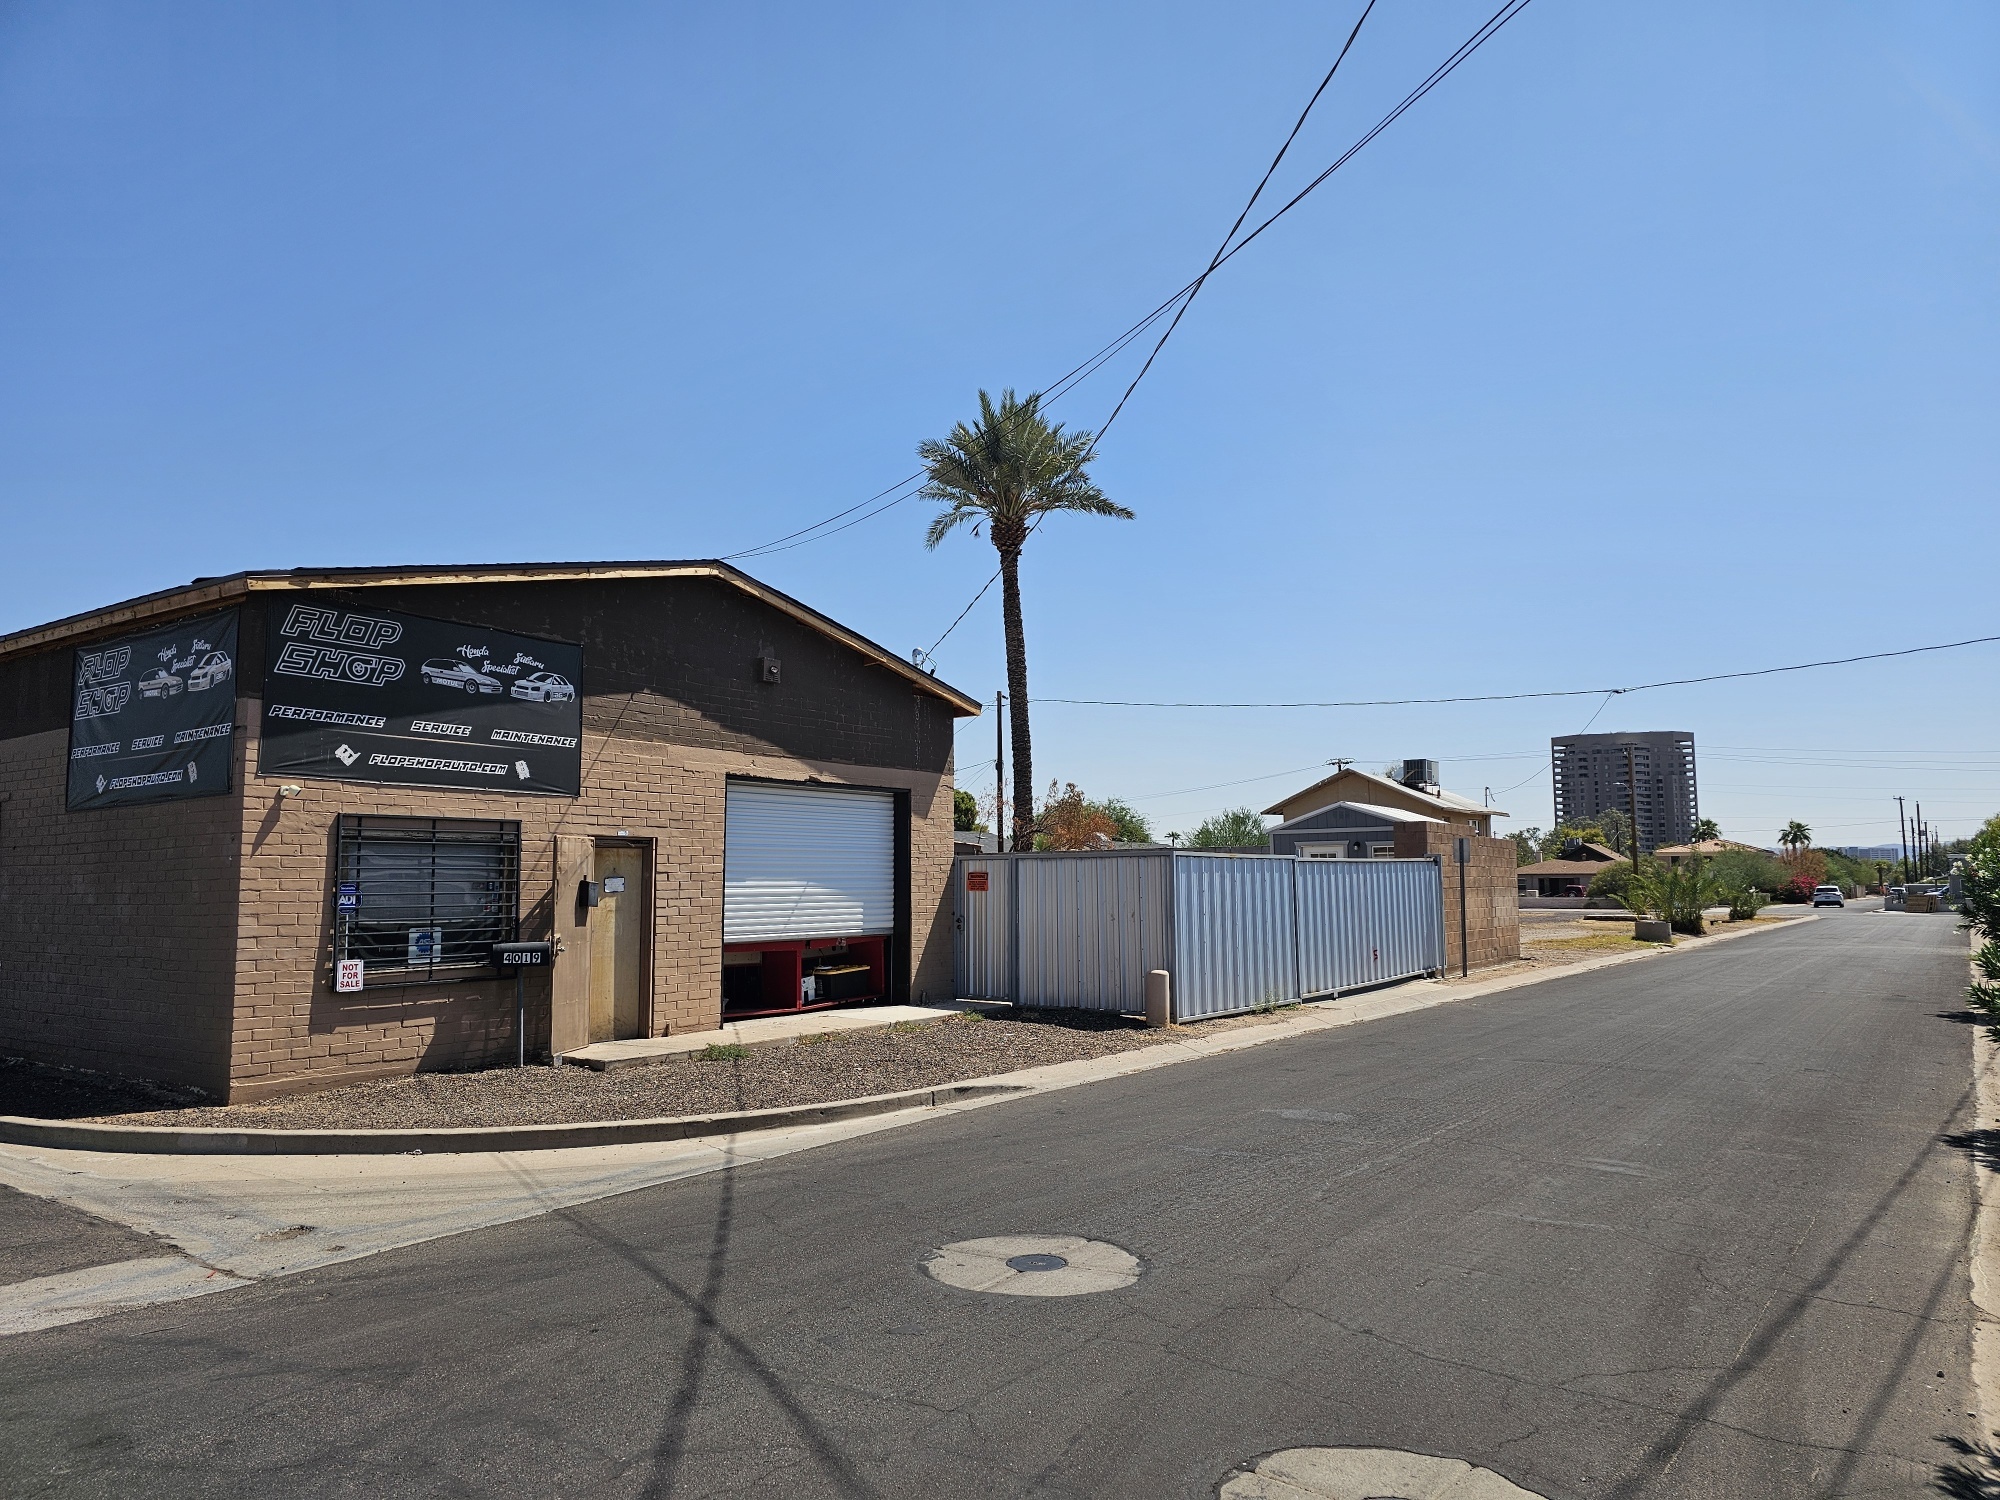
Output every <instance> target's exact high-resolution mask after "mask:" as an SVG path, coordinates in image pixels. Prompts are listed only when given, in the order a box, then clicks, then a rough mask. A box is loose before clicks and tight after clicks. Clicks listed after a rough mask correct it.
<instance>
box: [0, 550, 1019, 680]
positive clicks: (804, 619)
mask: <svg viewBox="0 0 2000 1500" xmlns="http://www.w3.org/2000/svg"><path fill="white" fill-rule="evenodd" d="M647 578H714V579H717V580H719V581H720V582H723V583H727V584H729V585H730V586H732V587H734V588H736V589H739V590H741V591H742V592H743V593H746V594H749V595H750V596H751V597H752V598H754V599H757V600H758V601H760V602H761V603H764V604H766V605H769V606H770V607H771V608H773V609H776V610H778V611H780V612H781V613H783V614H787V615H790V616H791V617H792V618H793V619H795V620H797V621H798V622H799V623H800V624H802V625H805V626H807V627H809V628H810V629H813V630H816V631H818V632H819V633H820V634H821V635H824V636H827V637H829V638H831V639H833V640H836V641H839V642H840V643H841V644H842V645H844V646H846V647H847V648H848V649H850V650H852V651H855V652H858V653H859V654H861V655H862V656H865V657H867V658H869V659H870V660H871V661H873V662H875V664H876V665H878V666H883V667H887V668H889V669H890V670H891V671H893V672H895V673H896V674H897V675H898V676H900V677H902V678H904V679H905V680H907V681H908V682H909V683H910V684H911V685H912V686H913V687H917V688H920V689H922V690H923V691H925V692H927V693H930V694H932V695H933V696H934V697H938V698H942V699H943V700H944V701H945V702H946V703H949V704H950V705H951V706H952V707H953V708H954V709H956V710H957V711H958V712H959V714H961V715H962V716H966V717H971V716H974V715H977V714H978V713H979V712H980V703H979V701H978V700H977V699H975V698H972V697H969V696H967V695H966V694H964V693H961V692H959V691H958V689H956V688H954V687H951V686H949V685H947V684H945V683H942V682H939V681H938V680H937V679H936V678H935V677H933V676H931V675H930V674H929V673H928V672H924V671H922V670H920V669H919V668H917V667H916V666H915V665H914V664H913V663H910V662H906V661H904V660H903V659H902V658H901V657H900V656H897V655H895V654H894V653H893V652H890V651H886V650H884V649H883V648H882V647H880V646H878V645H876V644H875V643H874V642H873V641H871V640H869V639H868V638H867V637H866V636H863V635H858V634H856V633H855V632H854V631H852V630H849V629H848V628H847V627H846V626H844V625H842V624H840V623H839V622H838V621H835V620H832V619H829V618H828V617H827V616H825V615H823V614H821V613H819V611H817V610H815V609H812V608H809V607H808V606H806V605H803V604H801V603H799V602H798V601H797V600H796V599H793V598H790V597H789V596H787V595H785V594H781V593H779V592H778V591H777V590H776V589H773V588H769V587H767V586H766V585H764V584H761V583H759V582H758V581H757V580H756V579H754V578H752V577H750V576H749V575H748V574H746V573H741V572H738V571H737V570H736V569H735V568H732V567H729V566H728V565H727V564H723V563H679V564H666V565H655V566H650V567H648V566H645V565H642V564H629V565H619V564H611V565H607V566H603V567H588V566H585V567H567V568H566V567H556V568H535V567H532V566H526V567H520V568H465V569H461V570H457V571H446V570H443V569H439V570H437V571H434V572H432V571H419V570H410V571H400V570H385V571H383V572H380V573H353V574H324V573H319V574H314V573H239V574H236V575H233V576H231V577H228V578H218V579H216V580H215V581H214V582H213V583H203V584H199V585H196V586H193V587H188V588H179V589H167V590H163V591H162V592H160V593H157V594H147V595H144V596H143V597H141V598H138V599H133V600H130V601H129V602H127V603H124V604H118V605H114V606H112V607H111V608H109V609H100V610H94V611H92V612H91V613H89V614H83V615H73V616H71V617H70V618H68V619H66V620H57V621H55V622H54V623H52V624H49V625H41V626H36V627H34V628H33V629H30V630H24V631H18V632H16V633H15V634H13V635H10V636H5V637H0V661H5V660H7V659H8V658H10V657H15V656H24V655H27V654H28V653H30V652H34V651H39V650H44V649H46V648H48V647H50V646H55V645H60V644H63V643H65V642H69V643H75V642H78V641H81V640H83V639H84V638H86V637H89V636H95V635H102V634H108V633H111V632H113V631H115V630H119V629H122V628H124V627H127V626H132V625H138V624H143V623H144V622H146V621H149V620H155V619H160V618H162V617H164V616H168V615H177V614H189V613H193V612H195V611H197V610H200V609H204V608H211V607H214V606H216V605H220V604H225V603H228V602H231V601H234V600H240V599H242V598H243V597H245V596H246V595H248V594H252V593H259V594H264V593H276V594H282V593H303V592H309V591H312V590H335V589H366V588H391V587H395V586H397V585H404V584H408V585H417V586H423V587H429V586H432V585H436V584H486V583H580V582H591V581H597V580H607V581H608V580H612V579H647Z"/></svg>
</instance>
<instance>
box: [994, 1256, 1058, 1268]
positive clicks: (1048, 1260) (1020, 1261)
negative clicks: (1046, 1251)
mask: <svg viewBox="0 0 2000 1500" xmlns="http://www.w3.org/2000/svg"><path fill="white" fill-rule="evenodd" d="M1068 1264H1069V1262H1068V1261H1066V1260H1064V1259H1063V1258H1062V1257H1061V1256H1060V1255H1010V1256H1008V1257H1007V1268H1008V1269H1009V1270H1010V1271H1060V1270H1061V1269H1062V1268H1063V1267H1064V1266H1066V1265H1068Z"/></svg>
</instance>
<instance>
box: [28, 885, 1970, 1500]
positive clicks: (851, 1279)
mask: <svg viewBox="0 0 2000 1500" xmlns="http://www.w3.org/2000/svg"><path fill="white" fill-rule="evenodd" d="M1964 952H1965V946H1964V937H1963V935H1962V934H1961V933H1959V932H1958V931H1957V930H1956V924H1955V922H1953V921H1952V920H1951V919H1949V918H1924V917H1906V916H1901V915H1894V916H1883V915H1878V914H1875V913H1873V912H1860V911H1847V912H1835V913H1829V914H1827V915H1826V916H1824V917H1823V918H1821V919H1820V920H1818V921H1814V922H1809V923H1799V924H1797V925H1796V926H1794V927H1791V928H1788V929H1786V930H1782V931H1778V932H1773V933H1768V934H1760V935H1756V936H1752V937H1748V938H1745V939H1743V940H1741V941H1738V942H1733V943H1728V944H1722V945H1719V946H1717V947H1715V948H1713V949H1710V950H1707V951H1705V952H1700V953H1690V954H1687V955H1685V956H1678V957H1674V958H1670V959H1664V960H1659V961H1652V962H1646V963H1639V964H1632V965H1626V966H1622V967H1617V968H1612V969H1609V970H1604V971H1600V972H1597V973H1591V974H1584V975H1578V976H1574V977H1571V978H1567V979H1559V980H1555V981H1552V982H1550V983H1547V984H1543V985H1538V986H1534V987H1530V988H1527V989H1520V990H1515V991H1511V992H1504V993H1499V994H1495V995H1493V996H1490V997H1488V998H1485V999H1480V1000H1471V1001H1466V1002H1462V1003H1459V1004H1456V1005H1451V1006H1445V1007H1439V1008H1436V1009H1431V1010H1426V1011H1422V1012H1417V1013H1413V1014H1410V1015H1406V1016H1400V1017H1396V1018H1392V1019H1389V1020H1385V1021H1380V1022H1375V1023H1371V1024H1367V1025H1362V1026H1356V1027H1350V1028H1347V1029H1344V1030H1340V1031H1336V1032H1331V1033H1327V1034H1323V1035H1319V1036H1312V1037H1306V1038H1302V1039H1299V1040H1294V1041H1289V1042H1284V1043H1279V1044H1274V1045H1271V1046H1266V1047H1259V1048H1253V1049H1249V1050H1247V1051H1245V1052H1242V1053H1237V1054H1232V1055H1229V1056H1226V1057H1221V1058H1216V1059H1211V1060H1208V1061H1204V1062H1200V1063H1194V1064H1188V1065H1184V1066H1180V1067H1175V1068H1168V1069H1163V1070H1160V1071H1157V1072H1151V1073H1146V1074H1142V1075H1138V1076H1135V1077H1131V1078H1127V1079H1122V1080H1118V1081H1114V1082H1109V1083H1102V1084H1097V1085H1093V1086H1090V1087H1087V1088H1081V1089H1075V1090H1070V1091H1067V1092H1064V1093H1060V1094H1054V1095H1049V1096H1044V1097H1040V1098H1036V1099H1032V1100H1027V1101H1023V1102H1020V1103H1016V1104H1006V1105H1000V1106H995V1107H993V1108H989V1109H985V1110H981V1111H977V1112H975V1113H972V1114H969V1115H965V1116H960V1117H956V1118H952V1119H947V1120H941V1121H937V1122H933V1123H928V1124H923V1125H919V1126H916V1127H913V1128H910V1129H906V1130H900V1131H891V1132H887V1133H884V1134H880V1135H876V1136H871V1137H867V1138H863V1139H859V1140H854V1141H850V1142H847V1143H844V1144H841V1145H837V1146H832V1147H827V1148H824V1149H821V1150H817V1151H811V1152H805V1153H802V1154H799V1155H795V1156H791V1157H787V1158H784V1159H782V1160H778V1161H774V1162H769V1163H765V1164H763V1165H759V1166H755V1167H750V1168H745V1169H741V1170H738V1171H735V1172H726V1173H717V1174H714V1175H711V1176H708V1177H703V1178H699V1179H695V1180H693V1181H689V1182H685V1183H681V1184H677V1185H673V1186H669V1187H662V1188H652V1189H647V1190H644V1191H641V1192H636V1193H632V1194H629V1195H627V1196H625V1197H622V1198H616V1199H609V1200H605V1201H601V1202H598V1203H595V1204H592V1205H589V1206H587V1207H585V1208H582V1209H575V1210H565V1211H563V1212H561V1213H558V1214H554V1215H551V1216H548V1217H546V1218H542V1219H537V1220H532V1221H528V1222H524V1223H519V1224H514V1225H509V1226H505V1227H501V1228H496V1229H490V1230H485V1231H481V1232H479V1233H476V1234H470V1235H465V1236H461V1237H459V1238H456V1239H452V1240H444V1241H438V1242H435V1243H432V1244H428V1245H423V1246H418V1247H415V1248H412V1249H409V1250H405V1251H398V1252H395V1253H393V1254H388V1255H383V1256H380V1257H376V1258H374V1259H371V1260H367V1261H362V1262H357V1263H354V1264H351V1265H345V1266H340V1267H337V1268H334V1269H332V1270H330V1271H326V1272H322V1273H316V1274H313V1275H310V1276H301V1277H296V1278H292V1279H289V1280H285V1281H280V1282H273V1283H267V1284H264V1285H260V1286H257V1287H254V1288H251V1289H247V1290H243V1291H237V1292H230V1293H227V1294H224V1295H221V1296H216V1297H209V1298H203V1299H200V1300H198V1301H195V1302H190V1303H182V1304H174V1305H169V1306H163V1307H158V1308H151V1309H147V1310H144V1311H141V1312H135V1313H129V1314H124V1315H120V1316H117V1317H113V1318H107V1319H103V1320H100V1321H97V1322H92V1323H86V1324H79V1325H75V1326H73V1327H68V1328H61V1329H53V1330H50V1331H48V1332H45V1333H39V1334H32V1335H25V1336H22V1337H20V1338H16V1339H11V1340H8V1341H7V1342H6V1344H5V1346H4V1350H0V1353H3V1354H4V1358H3V1359H0V1489H4V1490H5V1492H6V1493H8V1494H10V1495H23V1496H27V1495H43V1494H59V1495H120V1496H122V1495H129V1494H147V1495H154V1496H181V1495H231V1496H237V1495H240V1496H268V1495H278V1494H283V1495H287V1496H291V1495H342V1496H345V1495H355V1496H361V1495H366V1496H384V1495H419V1494H422V1495H508V1496H512V1495H523V1496H526V1495H538V1496H539V1495H563V1496H569V1495H575V1496H583V1495H589V1496H630V1495H666V1494H676V1495H693V1496H719V1495H760V1496H761V1495H772V1496H786V1497H805V1496H819V1495H832V1496H884V1497H888V1496H924V1497H932V1496H985V1495H1058V1496H1092V1497H1097V1496H1135V1497H1138V1496H1144V1497H1156V1496H1172V1495H1184V1496H1207V1495H1213V1494H1214V1492H1215V1487H1216V1485H1217V1483H1218V1481H1219V1480H1221V1479H1222V1477H1223V1476H1224V1475H1225V1474H1226V1473H1228V1472H1229V1471H1230V1470H1231V1469H1232V1468H1233V1467H1234V1466H1236V1465H1237V1464H1239V1463H1242V1462H1244V1461H1246V1460H1248V1459H1252V1458H1255V1457H1256V1456H1257V1455H1259V1454H1263V1453H1267V1452H1270V1451H1272V1450H1275V1449H1279V1448H1287V1447H1293V1446H1301V1445H1363V1446H1378V1447H1389V1448H1398V1449H1408V1450H1412V1451H1416V1452H1422V1453H1432V1454H1442V1455H1450V1456H1455V1457H1459V1458H1463V1459H1466V1460H1468V1461H1470V1462H1472V1463H1475V1464H1479V1465H1483V1466H1485V1467H1487V1468H1490V1469H1493V1470H1495V1471H1498V1472H1499V1473H1501V1474H1504V1475H1505V1476H1507V1477H1508V1478H1509V1479H1511V1480H1513V1481H1514V1482H1515V1483H1517V1484H1519V1485H1522V1486H1524V1487H1526V1488H1527V1489H1529V1490H1531V1491H1534V1492H1535V1493H1537V1494H1540V1495H1545V1496H1549V1497H1558V1496H1560V1497H1581V1496H1591V1497H1606V1500H1611V1497H1616V1500H1631V1497H1639V1496H1648V1497H1652V1496H1675V1497H1703V1496H1727V1497H1732V1500H1738V1497H1755V1500H1774V1497H1785V1496H1806V1495H1812V1496H1830V1495H1897V1496H1908V1495H1919V1494H1922V1493H1925V1492H1926V1490H1927V1489H1929V1487H1930V1486H1931V1485H1932V1483H1933V1481H1934V1479H1935V1477H1936V1475H1937V1472H1938V1466H1939V1465H1940V1464H1943V1463H1945V1462H1947V1461H1949V1460H1950V1459H1951V1458H1952V1457H1953V1455H1952V1453H1951V1452H1950V1450H1949V1449H1947V1448H1946V1447H1945V1446H1944V1444H1943V1443H1942V1442H1941V1438H1943V1437H1949V1436H1961V1437H1969V1436H1971V1435H1972V1433H1973V1431H1974V1429H1975V1428H1976V1425H1977V1424H1976V1423H1975V1421H1974V1420H1973V1418H1972V1416H1971V1415H1970V1413H1971V1410H1972V1407H1971V1399H1972V1398H1971V1391H1970V1385H1969V1374H1968V1361H1969V1357H1970V1352H1969V1351H1970V1323H1971V1317H1970V1308H1969V1289H1968V1281H1967V1267H1966V1258H1965V1257H1966V1251H1967V1239H1968V1234H1969V1230H1970V1224H1971V1217H1972V1211H1973V1183H1972V1179H1971V1174H1972V1172H1973V1170H1974V1167H1973V1164H1972V1162H1971V1161H1970V1160H1969V1158H1968V1157H1967V1156H1966V1154H1965V1153H1964V1152H1963V1151H1962V1150H1961V1149H1959V1148H1958V1147H1956V1146H1954V1145H1953V1144H1952V1143H1951V1142H1950V1141H1949V1140H1948V1139H1947V1138H1948V1137H1949V1136H1950V1135H1952V1134H1954V1133H1956V1132H1961V1131H1969V1130H1971V1129H1973V1128H1974V1127H1975V1124H1976V1122H1975V1120H1974V1117H1973V1116H1974V1112H1973V1109H1972V1096H1971V1092H1970V1084H1971V1063H1970V1049H1971V1041H1970V1028H1969V1027H1968V1026H1967V1025H1966V1024H1965V1022H1964V1020H1963V1019H1962V1018H1959V1017H1958V1015H1957V1013H1958V1009H1959V996H1960V994H1961V990H1962V985H1963V983H1964V970H1965V960H1964ZM1012 1233H1023V1234H1032V1233H1048V1234H1075V1235H1084V1236H1089V1237H1091V1238H1094V1239H1099V1240H1104V1241H1108V1242H1110V1243H1112V1244H1115V1245H1119V1246H1123V1247H1125V1248H1126V1249H1128V1250H1129V1251H1131V1252H1132V1253H1134V1254H1135V1255H1137V1256H1138V1257H1139V1258H1140V1260H1141V1261H1142V1263H1143V1266H1144V1271H1143V1274H1142V1275H1141V1276H1140V1279H1139V1280H1138V1282H1137V1283H1136V1284H1135V1285H1132V1286H1130V1287H1128V1288H1126V1289H1124V1290H1121V1291H1112V1292H1103V1293H1098V1294H1094V1295H1088V1296H1078V1297H1068V1298H1031V1297H1002V1296H997V1295H993V1294H990V1293H975V1292H965V1291H960V1290H957V1289H955V1288H952V1287H948V1286H945V1285H942V1284H940V1283H939V1282H936V1281H934V1280H932V1279H931V1278H930V1277H928V1276H927V1275H926V1274H925V1273H924V1272H923V1270H922V1261H923V1259H924V1257H925V1256H926V1255H927V1254H928V1253H929V1252H930V1251H932V1250H934V1249H935V1248H937V1247H938V1246H940V1245H943V1244H945V1243H947V1242H950V1241H956V1240H962V1239H967V1238H973V1237H978V1236H986V1235H998V1234H1012Z"/></svg>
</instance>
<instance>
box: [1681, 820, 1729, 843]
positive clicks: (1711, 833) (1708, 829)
mask: <svg viewBox="0 0 2000 1500" xmlns="http://www.w3.org/2000/svg"><path fill="white" fill-rule="evenodd" d="M1721 837H1722V828H1721V826H1720V825H1719V824H1718V823H1717V822H1716V821H1715V819H1713V818H1696V819H1695V820H1694V837H1693V838H1692V839H1690V840H1689V841H1688V842H1690V843H1694V844H1712V843H1714V842H1715V841H1716V840H1718V839H1720V838H1721Z"/></svg>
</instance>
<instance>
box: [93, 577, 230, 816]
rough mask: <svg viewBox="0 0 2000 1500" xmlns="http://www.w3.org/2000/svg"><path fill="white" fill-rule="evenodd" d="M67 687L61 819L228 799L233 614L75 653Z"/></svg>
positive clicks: (165, 628) (178, 625)
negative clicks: (100, 810)
mask: <svg viewBox="0 0 2000 1500" xmlns="http://www.w3.org/2000/svg"><path fill="white" fill-rule="evenodd" d="M70 686H71V694H70V719H69V808H70V811H71V812H76V811H78V810H80V809H83V808H88V807H123V806H128V805H130V804H132V803H135V802H166V801H171V800H173V799H176V798H180V797H212V796H214V795H216V794H217V793H219V792H226V791H228V790H229V785H230V779H231V778H230V773H231V770H232V769H233V767H234V766H235V762H236V756H235V749H236V746H235V736H236V612H235V611H234V610H231V611H229V612H228V613H226V614H219V615H205V616H203V617H202V618H201V619H199V620H183V621H181V622H180V623H179V624H177V625H168V626H165V627H164V628H162V629H159V630H149V631H147V632H146V633H145V634H144V635H128V636H126V637H124V638H123V639H122V640H116V641H109V642H106V643H105V644H103V645H98V646H91V647H89V648H87V649H85V650H82V651H78V652H77V653H76V661H75V669H74V670H73V671H72V673H71V674H70Z"/></svg>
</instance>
